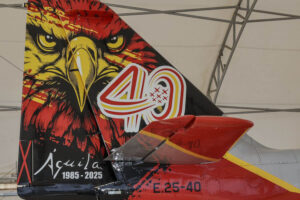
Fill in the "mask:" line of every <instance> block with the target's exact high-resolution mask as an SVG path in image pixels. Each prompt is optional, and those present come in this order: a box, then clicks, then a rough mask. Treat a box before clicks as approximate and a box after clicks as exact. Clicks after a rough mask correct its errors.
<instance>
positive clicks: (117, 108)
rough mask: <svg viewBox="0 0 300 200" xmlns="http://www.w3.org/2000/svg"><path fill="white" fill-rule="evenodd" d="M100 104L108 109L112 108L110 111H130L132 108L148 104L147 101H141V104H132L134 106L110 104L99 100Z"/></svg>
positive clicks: (143, 106)
mask: <svg viewBox="0 0 300 200" xmlns="http://www.w3.org/2000/svg"><path fill="white" fill-rule="evenodd" d="M101 105H102V106H103V108H105V109H108V110H112V111H127V112H131V111H132V110H136V109H139V108H145V107H147V106H149V105H150V103H149V102H146V103H143V104H138V105H134V106H124V107H121V106H110V105H109V104H106V103H103V102H101Z"/></svg>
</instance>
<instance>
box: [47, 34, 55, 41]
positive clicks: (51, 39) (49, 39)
mask: <svg viewBox="0 0 300 200" xmlns="http://www.w3.org/2000/svg"><path fill="white" fill-rule="evenodd" d="M53 40H54V38H53V37H52V36H51V35H46V41H47V42H53Z"/></svg>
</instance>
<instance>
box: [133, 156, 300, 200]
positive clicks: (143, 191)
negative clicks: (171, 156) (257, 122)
mask: <svg viewBox="0 0 300 200" xmlns="http://www.w3.org/2000/svg"><path fill="white" fill-rule="evenodd" d="M155 170H157V169H155V168H154V169H153V171H155ZM149 173H151V172H149ZM145 177H147V175H146V176H145ZM198 183H200V185H201V188H200V191H199V190H198V188H197V187H198V186H197V185H198ZM191 185H192V186H191ZM169 186H170V187H169ZM190 186H191V187H190ZM135 189H136V191H135V192H134V193H133V194H132V195H131V196H130V198H129V199H131V200H135V199H143V200H153V199H159V200H171V199H172V200H186V199H201V200H227V199H228V200H277V199H278V200H279V199H280V200H299V199H300V194H294V193H291V192H288V191H287V190H285V189H283V188H281V187H279V186H277V185H275V184H273V183H271V182H269V181H268V180H266V179H264V178H262V177H259V176H257V175H256V174H254V173H251V172H249V171H247V170H245V169H243V168H241V167H239V166H237V165H235V164H233V163H231V162H229V161H227V160H221V161H219V162H216V163H209V164H201V165H171V166H170V167H168V168H167V169H166V170H163V169H159V170H158V171H157V172H156V173H154V174H153V176H152V177H151V178H150V179H148V180H141V181H140V182H139V183H138V184H136V186H135ZM190 189H192V190H190Z"/></svg>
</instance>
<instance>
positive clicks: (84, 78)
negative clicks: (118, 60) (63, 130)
mask: <svg viewBox="0 0 300 200" xmlns="http://www.w3.org/2000/svg"><path fill="white" fill-rule="evenodd" d="M66 57H67V59H66V60H67V63H66V66H67V77H68V80H69V82H70V84H71V85H72V87H73V89H74V91H75V94H76V97H77V102H78V105H79V108H80V111H81V112H82V110H83V108H84V105H85V102H86V98H87V93H88V92H89V90H90V87H91V86H92V84H93V82H94V81H95V78H96V68H97V47H96V45H95V43H94V42H93V41H92V40H91V39H89V38H87V37H84V36H79V37H76V38H74V39H72V40H71V41H70V43H69V46H68V48H67V51H66Z"/></svg>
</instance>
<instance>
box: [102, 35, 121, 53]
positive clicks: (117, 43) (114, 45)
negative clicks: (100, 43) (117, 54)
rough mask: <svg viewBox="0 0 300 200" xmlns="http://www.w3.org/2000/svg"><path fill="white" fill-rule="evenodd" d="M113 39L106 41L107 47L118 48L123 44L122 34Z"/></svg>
mask: <svg viewBox="0 0 300 200" xmlns="http://www.w3.org/2000/svg"><path fill="white" fill-rule="evenodd" d="M114 37H116V38H115V39H116V40H115V41H111V42H107V43H106V45H107V47H108V48H109V49H112V50H119V48H121V47H122V46H123V43H124V36H123V35H117V36H114Z"/></svg>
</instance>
